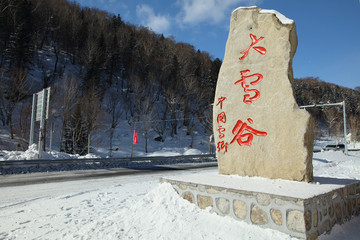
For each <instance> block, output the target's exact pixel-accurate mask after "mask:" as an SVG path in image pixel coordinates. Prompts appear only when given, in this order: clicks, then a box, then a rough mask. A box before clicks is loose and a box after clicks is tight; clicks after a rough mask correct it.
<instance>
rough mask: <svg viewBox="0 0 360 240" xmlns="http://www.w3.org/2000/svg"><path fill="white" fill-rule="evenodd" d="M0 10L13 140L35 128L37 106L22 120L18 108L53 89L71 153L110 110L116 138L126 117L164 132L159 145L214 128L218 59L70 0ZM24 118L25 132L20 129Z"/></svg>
mask: <svg viewBox="0 0 360 240" xmlns="http://www.w3.org/2000/svg"><path fill="white" fill-rule="evenodd" d="M0 9H1V15H0V17H1V18H0V24H1V26H0V29H1V39H0V51H1V59H0V67H1V82H2V86H6V87H5V88H3V89H2V92H1V94H2V103H1V104H2V105H3V108H1V113H0V118H1V119H0V120H1V122H2V124H3V125H9V126H10V128H11V132H12V134H14V131H15V128H16V130H19V128H21V130H22V131H23V132H26V131H28V129H27V127H26V126H28V123H27V122H26V123H25V122H24V121H28V120H29V119H28V118H29V116H28V114H29V112H26V113H24V111H26V110H28V109H29V106H27V107H25V109H21V110H20V113H18V114H19V115H21V116H14V111H15V110H16V106H17V105H18V104H19V103H20V102H22V101H24V100H25V99H26V98H27V97H29V96H31V94H32V93H34V92H35V91H38V90H40V89H42V88H45V87H48V86H52V87H53V89H54V90H52V94H53V95H54V96H52V97H51V99H52V100H53V101H52V104H51V106H52V108H53V111H52V113H53V114H52V118H56V119H57V120H59V119H60V120H61V126H60V128H61V133H60V135H61V149H62V150H64V151H66V152H71V153H73V152H77V153H83V152H84V149H85V146H86V143H87V138H88V137H89V136H91V135H92V134H93V131H94V130H95V129H96V127H97V125H98V120H99V118H100V117H104V113H105V112H106V113H107V114H106V117H107V118H108V120H109V121H108V122H109V123H108V124H109V126H108V128H110V129H112V130H111V131H110V132H113V130H114V129H115V128H116V127H117V124H118V122H119V120H120V119H127V120H128V122H129V124H131V125H133V124H135V123H136V122H140V124H139V125H140V126H141V127H142V130H143V132H144V133H145V135H146V134H148V132H149V131H150V130H153V131H157V132H158V134H159V137H158V138H157V139H158V140H160V141H163V140H164V134H165V132H166V131H167V129H170V135H171V136H173V135H175V134H177V128H178V127H179V126H180V125H181V126H185V127H187V134H189V135H191V134H192V131H193V130H194V127H195V125H197V124H198V123H205V125H204V127H205V129H206V130H207V131H210V129H211V127H210V126H209V125H208V123H209V122H210V118H209V117H211V116H210V115H209V114H208V112H209V109H210V108H211V107H210V106H209V104H210V103H211V102H212V101H213V93H214V88H215V84H216V79H217V74H218V71H219V68H220V66H221V61H220V60H219V59H212V58H211V57H210V56H209V54H208V53H206V52H201V51H199V50H196V49H194V47H193V46H191V45H189V44H186V43H182V42H175V41H174V40H173V39H171V38H165V37H164V36H163V35H159V34H155V33H154V32H152V31H150V30H148V29H147V28H145V27H142V26H134V25H131V24H129V23H124V22H123V21H122V19H121V17H120V16H119V15H118V16H113V15H110V14H108V13H106V12H103V11H100V10H97V9H89V8H81V7H80V6H79V5H77V4H75V3H70V2H67V1H65V0H38V1H36V0H29V1H27V0H21V1H14V0H1V6H0ZM50 63H51V64H50ZM25 115H26V116H25ZM15 118H16V119H18V118H20V119H21V123H19V124H21V125H22V126H15V124H14V123H13V119H15ZM24 118H25V119H24ZM155 119H156V120H162V121H154V120H155ZM58 122H59V121H58ZM19 124H17V125H19ZM24 124H26V126H24ZM22 135H25V134H22ZM110 135H111V133H110ZM111 137H112V136H110V141H111ZM110 147H111V146H110Z"/></svg>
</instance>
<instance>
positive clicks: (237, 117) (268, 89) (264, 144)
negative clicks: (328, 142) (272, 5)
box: [213, 7, 313, 182]
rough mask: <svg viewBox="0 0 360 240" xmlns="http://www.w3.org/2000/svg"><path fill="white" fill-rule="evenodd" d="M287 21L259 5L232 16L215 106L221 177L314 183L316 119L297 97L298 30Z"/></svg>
mask: <svg viewBox="0 0 360 240" xmlns="http://www.w3.org/2000/svg"><path fill="white" fill-rule="evenodd" d="M284 18H285V17H284V16H282V15H281V14H278V15H276V14H275V13H273V12H271V11H264V10H261V9H260V8H257V7H252V8H239V9H237V10H235V11H234V12H233V14H232V16H231V23H230V33H229V37H228V40H227V44H226V50H225V57H224V61H223V64H222V66H221V69H220V73H219V78H218V83H217V88H216V95H215V99H214V107H213V113H214V118H213V123H214V124H213V126H214V136H215V143H216V147H217V157H218V166H219V173H220V174H238V175H240V176H261V177H266V178H272V179H277V178H281V179H287V180H296V181H306V182H310V181H312V180H313V168H312V150H313V121H312V119H311V116H310V114H309V113H308V112H307V111H306V110H302V109H299V107H298V105H297V104H296V101H295V98H294V93H293V90H292V87H291V81H292V79H293V72H292V58H293V56H294V54H295V51H296V47H297V36H296V27H295V23H294V22H293V21H291V20H289V19H286V18H285V20H287V21H284ZM246 50H248V51H246ZM246 70H248V71H246ZM246 95H248V96H246ZM248 127H251V128H252V129H253V130H249V128H248ZM251 138H252V139H251ZM240 144H241V145H240Z"/></svg>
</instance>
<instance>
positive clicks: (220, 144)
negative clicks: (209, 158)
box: [217, 141, 228, 152]
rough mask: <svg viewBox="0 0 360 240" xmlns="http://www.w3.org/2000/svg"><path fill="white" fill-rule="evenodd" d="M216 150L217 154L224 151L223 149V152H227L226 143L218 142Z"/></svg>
mask: <svg viewBox="0 0 360 240" xmlns="http://www.w3.org/2000/svg"><path fill="white" fill-rule="evenodd" d="M217 149H218V152H220V151H221V150H224V149H225V152H227V150H228V143H226V142H224V141H221V142H218V144H217Z"/></svg>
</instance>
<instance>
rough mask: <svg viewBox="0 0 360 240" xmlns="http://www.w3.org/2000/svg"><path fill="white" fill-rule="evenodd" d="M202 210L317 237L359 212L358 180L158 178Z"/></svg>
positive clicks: (359, 183)
mask: <svg viewBox="0 0 360 240" xmlns="http://www.w3.org/2000/svg"><path fill="white" fill-rule="evenodd" d="M160 181H161V182H168V183H170V184H172V186H173V187H174V189H175V190H176V191H177V192H178V193H179V195H180V196H181V197H183V198H184V199H186V200H188V201H190V202H191V203H194V204H196V205H197V206H199V208H201V209H205V208H207V207H211V208H212V211H213V212H216V213H217V214H219V215H223V216H231V217H233V218H234V219H237V220H240V221H245V222H247V223H250V224H254V225H258V226H261V227H264V228H271V229H275V230H278V231H281V232H284V233H286V234H289V235H291V236H293V237H297V238H302V239H316V238H317V237H318V236H319V235H321V234H322V233H324V232H328V231H330V230H331V228H332V227H333V226H334V225H335V224H342V223H343V222H345V221H348V220H350V219H351V218H352V216H356V215H358V214H359V213H360V181H354V180H348V179H333V178H322V177H315V181H314V183H304V182H294V181H288V180H280V179H279V180H270V179H265V178H257V177H255V178H248V177H239V176H234V175H232V176H227V175H220V174H215V173H214V174H191V175H182V176H174V177H167V178H161V179H160Z"/></svg>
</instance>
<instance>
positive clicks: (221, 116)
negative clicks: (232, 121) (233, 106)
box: [217, 112, 226, 124]
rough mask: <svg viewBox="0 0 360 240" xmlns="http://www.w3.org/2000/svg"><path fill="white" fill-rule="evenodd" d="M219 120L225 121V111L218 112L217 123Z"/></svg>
mask: <svg viewBox="0 0 360 240" xmlns="http://www.w3.org/2000/svg"><path fill="white" fill-rule="evenodd" d="M220 122H222V123H226V113H225V112H221V113H219V114H218V116H217V123H218V124H220Z"/></svg>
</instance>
